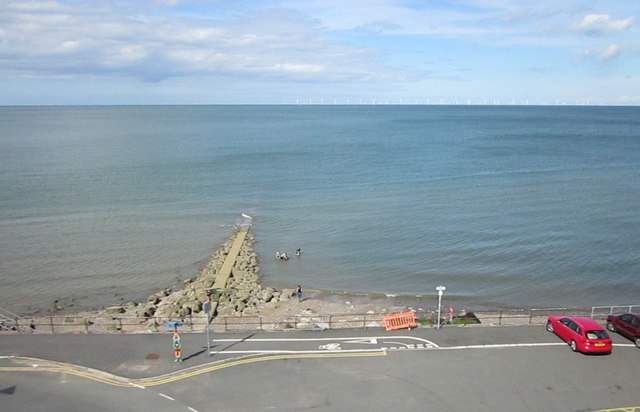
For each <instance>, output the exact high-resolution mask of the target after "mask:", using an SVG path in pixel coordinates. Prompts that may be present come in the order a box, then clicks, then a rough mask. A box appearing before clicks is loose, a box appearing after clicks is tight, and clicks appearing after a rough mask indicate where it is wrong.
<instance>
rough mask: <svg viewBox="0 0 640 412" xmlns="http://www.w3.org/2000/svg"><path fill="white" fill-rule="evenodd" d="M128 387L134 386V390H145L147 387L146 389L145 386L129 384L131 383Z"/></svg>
mask: <svg viewBox="0 0 640 412" xmlns="http://www.w3.org/2000/svg"><path fill="white" fill-rule="evenodd" d="M129 385H131V386H134V387H136V388H138V389H147V387H146V386H142V385H138V384H137V383H131V382H129Z"/></svg>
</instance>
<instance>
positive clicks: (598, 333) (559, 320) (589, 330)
mask: <svg viewBox="0 0 640 412" xmlns="http://www.w3.org/2000/svg"><path fill="white" fill-rule="evenodd" d="M547 330H548V331H549V332H553V333H555V334H556V335H558V336H559V337H560V339H562V340H563V341H565V342H567V343H568V344H569V346H570V347H571V350H572V351H574V352H583V353H610V352H611V350H613V343H612V341H611V338H610V337H609V334H608V333H607V331H606V330H605V329H604V328H603V327H602V326H601V325H600V324H599V323H598V322H596V321H595V320H593V319H590V318H583V317H579V316H566V315H565V316H550V317H549V319H548V320H547Z"/></svg>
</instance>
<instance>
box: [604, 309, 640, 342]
mask: <svg viewBox="0 0 640 412" xmlns="http://www.w3.org/2000/svg"><path fill="white" fill-rule="evenodd" d="M607 329H608V330H609V331H611V332H618V333H619V334H621V335H623V336H626V337H627V338H629V339H631V340H632V341H633V342H634V343H635V344H636V347H638V348H640V315H636V314H633V313H625V314H624V315H609V316H607Z"/></svg>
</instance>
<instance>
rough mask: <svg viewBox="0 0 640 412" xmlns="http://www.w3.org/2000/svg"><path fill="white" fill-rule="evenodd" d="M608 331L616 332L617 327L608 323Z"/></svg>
mask: <svg viewBox="0 0 640 412" xmlns="http://www.w3.org/2000/svg"><path fill="white" fill-rule="evenodd" d="M607 330H608V331H609V332H615V331H616V325H614V324H613V323H611V322H607Z"/></svg>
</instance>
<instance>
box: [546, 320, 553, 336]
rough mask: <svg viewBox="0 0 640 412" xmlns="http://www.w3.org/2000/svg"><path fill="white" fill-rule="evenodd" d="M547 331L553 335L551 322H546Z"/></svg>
mask: <svg viewBox="0 0 640 412" xmlns="http://www.w3.org/2000/svg"><path fill="white" fill-rule="evenodd" d="M547 330H548V331H549V332H552V333H553V323H551V321H549V322H547Z"/></svg>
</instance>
